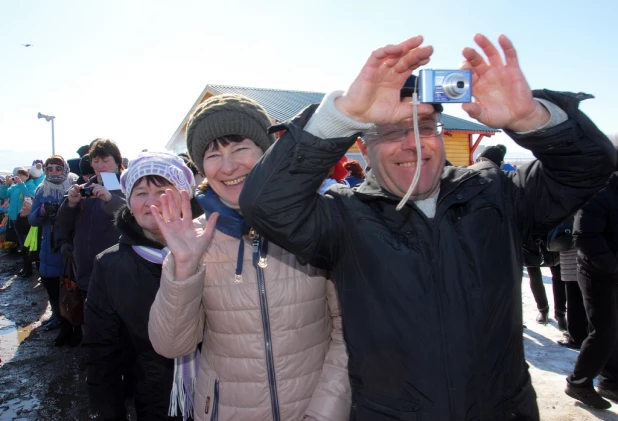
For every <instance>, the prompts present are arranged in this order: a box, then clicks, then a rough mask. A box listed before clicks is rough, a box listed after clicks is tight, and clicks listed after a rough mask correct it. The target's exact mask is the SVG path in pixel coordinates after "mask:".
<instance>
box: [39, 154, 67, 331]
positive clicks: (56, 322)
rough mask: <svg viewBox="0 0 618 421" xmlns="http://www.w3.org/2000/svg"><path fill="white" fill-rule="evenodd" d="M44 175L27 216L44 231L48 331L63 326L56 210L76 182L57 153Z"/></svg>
mask: <svg viewBox="0 0 618 421" xmlns="http://www.w3.org/2000/svg"><path fill="white" fill-rule="evenodd" d="M43 168H44V170H45V177H44V180H43V182H42V183H41V184H40V185H39V187H37V189H36V191H35V194H34V202H33V203H32V210H31V211H30V215H29V216H28V222H29V223H30V225H32V226H38V227H39V229H40V230H41V231H42V236H41V244H40V246H39V258H40V260H41V263H40V267H39V274H40V275H41V284H43V286H44V287H45V289H46V290H47V294H48V295H49V303H50V305H51V309H52V315H51V317H50V318H49V319H48V320H47V322H45V323H44V327H45V329H46V330H52V329H56V328H57V327H60V324H61V322H62V320H61V317H60V308H59V296H60V275H61V274H62V271H63V265H64V259H63V257H62V256H61V255H60V249H59V244H57V242H56V236H57V235H58V233H57V230H58V226H57V224H56V223H55V222H56V212H57V211H58V207H59V206H60V203H61V202H62V200H63V199H64V195H65V193H66V192H67V190H68V189H69V188H70V187H71V186H72V185H73V183H74V182H75V180H74V177H72V176H70V173H69V166H68V165H67V163H66V161H65V160H64V158H62V157H61V156H59V155H54V156H51V157H49V158H47V160H46V161H45V164H44V166H43Z"/></svg>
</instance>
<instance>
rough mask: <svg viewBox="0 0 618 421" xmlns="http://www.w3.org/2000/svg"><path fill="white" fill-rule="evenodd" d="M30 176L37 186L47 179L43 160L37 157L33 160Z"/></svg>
mask: <svg viewBox="0 0 618 421" xmlns="http://www.w3.org/2000/svg"><path fill="white" fill-rule="evenodd" d="M30 178H32V180H33V181H34V185H35V186H36V187H39V184H41V183H42V182H43V180H45V163H44V162H43V160H41V159H35V160H34V161H32V167H30ZM36 187H35V188H36Z"/></svg>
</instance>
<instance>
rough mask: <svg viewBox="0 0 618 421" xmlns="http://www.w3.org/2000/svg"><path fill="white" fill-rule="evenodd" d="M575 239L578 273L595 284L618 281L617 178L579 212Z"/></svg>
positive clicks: (611, 180) (576, 219)
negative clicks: (599, 281)
mask: <svg viewBox="0 0 618 421" xmlns="http://www.w3.org/2000/svg"><path fill="white" fill-rule="evenodd" d="M573 237H574V239H575V245H576V246H577V248H578V253H577V263H578V265H577V266H578V268H577V270H578V271H580V272H582V273H584V274H585V275H587V276H588V277H589V278H591V279H593V280H595V281H596V280H602V281H610V282H616V281H618V175H616V174H613V175H612V176H611V177H610V179H609V181H608V182H607V186H606V187H605V188H604V189H603V190H601V191H600V192H599V193H598V194H597V195H596V196H595V197H593V198H592V199H591V200H590V201H589V202H588V203H586V204H585V205H584V206H583V207H582V208H581V209H580V211H579V212H577V215H576V216H575V223H574V225H573Z"/></svg>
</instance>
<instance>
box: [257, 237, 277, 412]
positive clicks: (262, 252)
mask: <svg viewBox="0 0 618 421" xmlns="http://www.w3.org/2000/svg"><path fill="white" fill-rule="evenodd" d="M267 249H268V241H267V240H266V239H265V238H261V237H260V236H257V237H255V239H254V240H253V266H254V267H255V271H256V273H257V281H258V295H259V297H260V310H261V313H262V327H263V329H264V348H265V351H266V370H267V372H268V387H269V389H270V405H271V408H272V412H273V421H279V420H280V419H281V417H280V415H279V397H278V395H277V379H276V376H275V359H274V357H273V346H272V338H271V333H270V317H269V314H268V300H267V299H266V282H265V280H264V269H263V268H264V267H266V254H267Z"/></svg>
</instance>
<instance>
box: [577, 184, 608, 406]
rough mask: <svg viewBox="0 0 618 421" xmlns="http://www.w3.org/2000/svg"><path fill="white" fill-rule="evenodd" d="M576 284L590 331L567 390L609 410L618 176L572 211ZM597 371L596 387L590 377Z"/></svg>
mask: <svg viewBox="0 0 618 421" xmlns="http://www.w3.org/2000/svg"><path fill="white" fill-rule="evenodd" d="M573 228H574V229H573V237H574V239H575V245H576V246H577V248H578V253H577V283H578V284H579V287H580V288H581V290H582V296H583V298H584V306H585V308H586V315H587V316H588V322H589V324H590V325H591V326H592V332H591V333H590V334H589V335H588V337H587V338H586V339H585V340H584V342H583V344H582V346H581V351H580V353H579V356H578V357H577V361H576V362H575V368H574V369H573V374H571V375H570V376H569V377H567V388H566V390H565V392H566V394H567V395H569V396H571V397H572V398H575V399H578V400H580V401H582V402H583V403H585V404H586V405H589V406H592V407H593V408H597V409H607V408H609V407H611V404H610V403H609V402H608V401H606V400H605V399H603V398H602V397H605V398H608V399H611V400H613V401H618V291H617V290H616V288H617V287H618V175H617V173H614V174H613V175H612V176H611V178H610V179H609V181H608V183H607V187H606V188H604V189H603V190H601V191H600V192H599V193H598V194H597V195H596V196H595V197H593V198H592V200H590V202H588V203H586V204H585V205H584V207H583V208H582V209H581V210H580V211H579V212H578V213H577V215H576V216H575V223H574V226H573ZM596 376H599V383H598V386H599V392H598V393H597V392H596V391H595V390H594V387H593V384H592V382H593V380H594V378H595V377H596Z"/></svg>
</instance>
